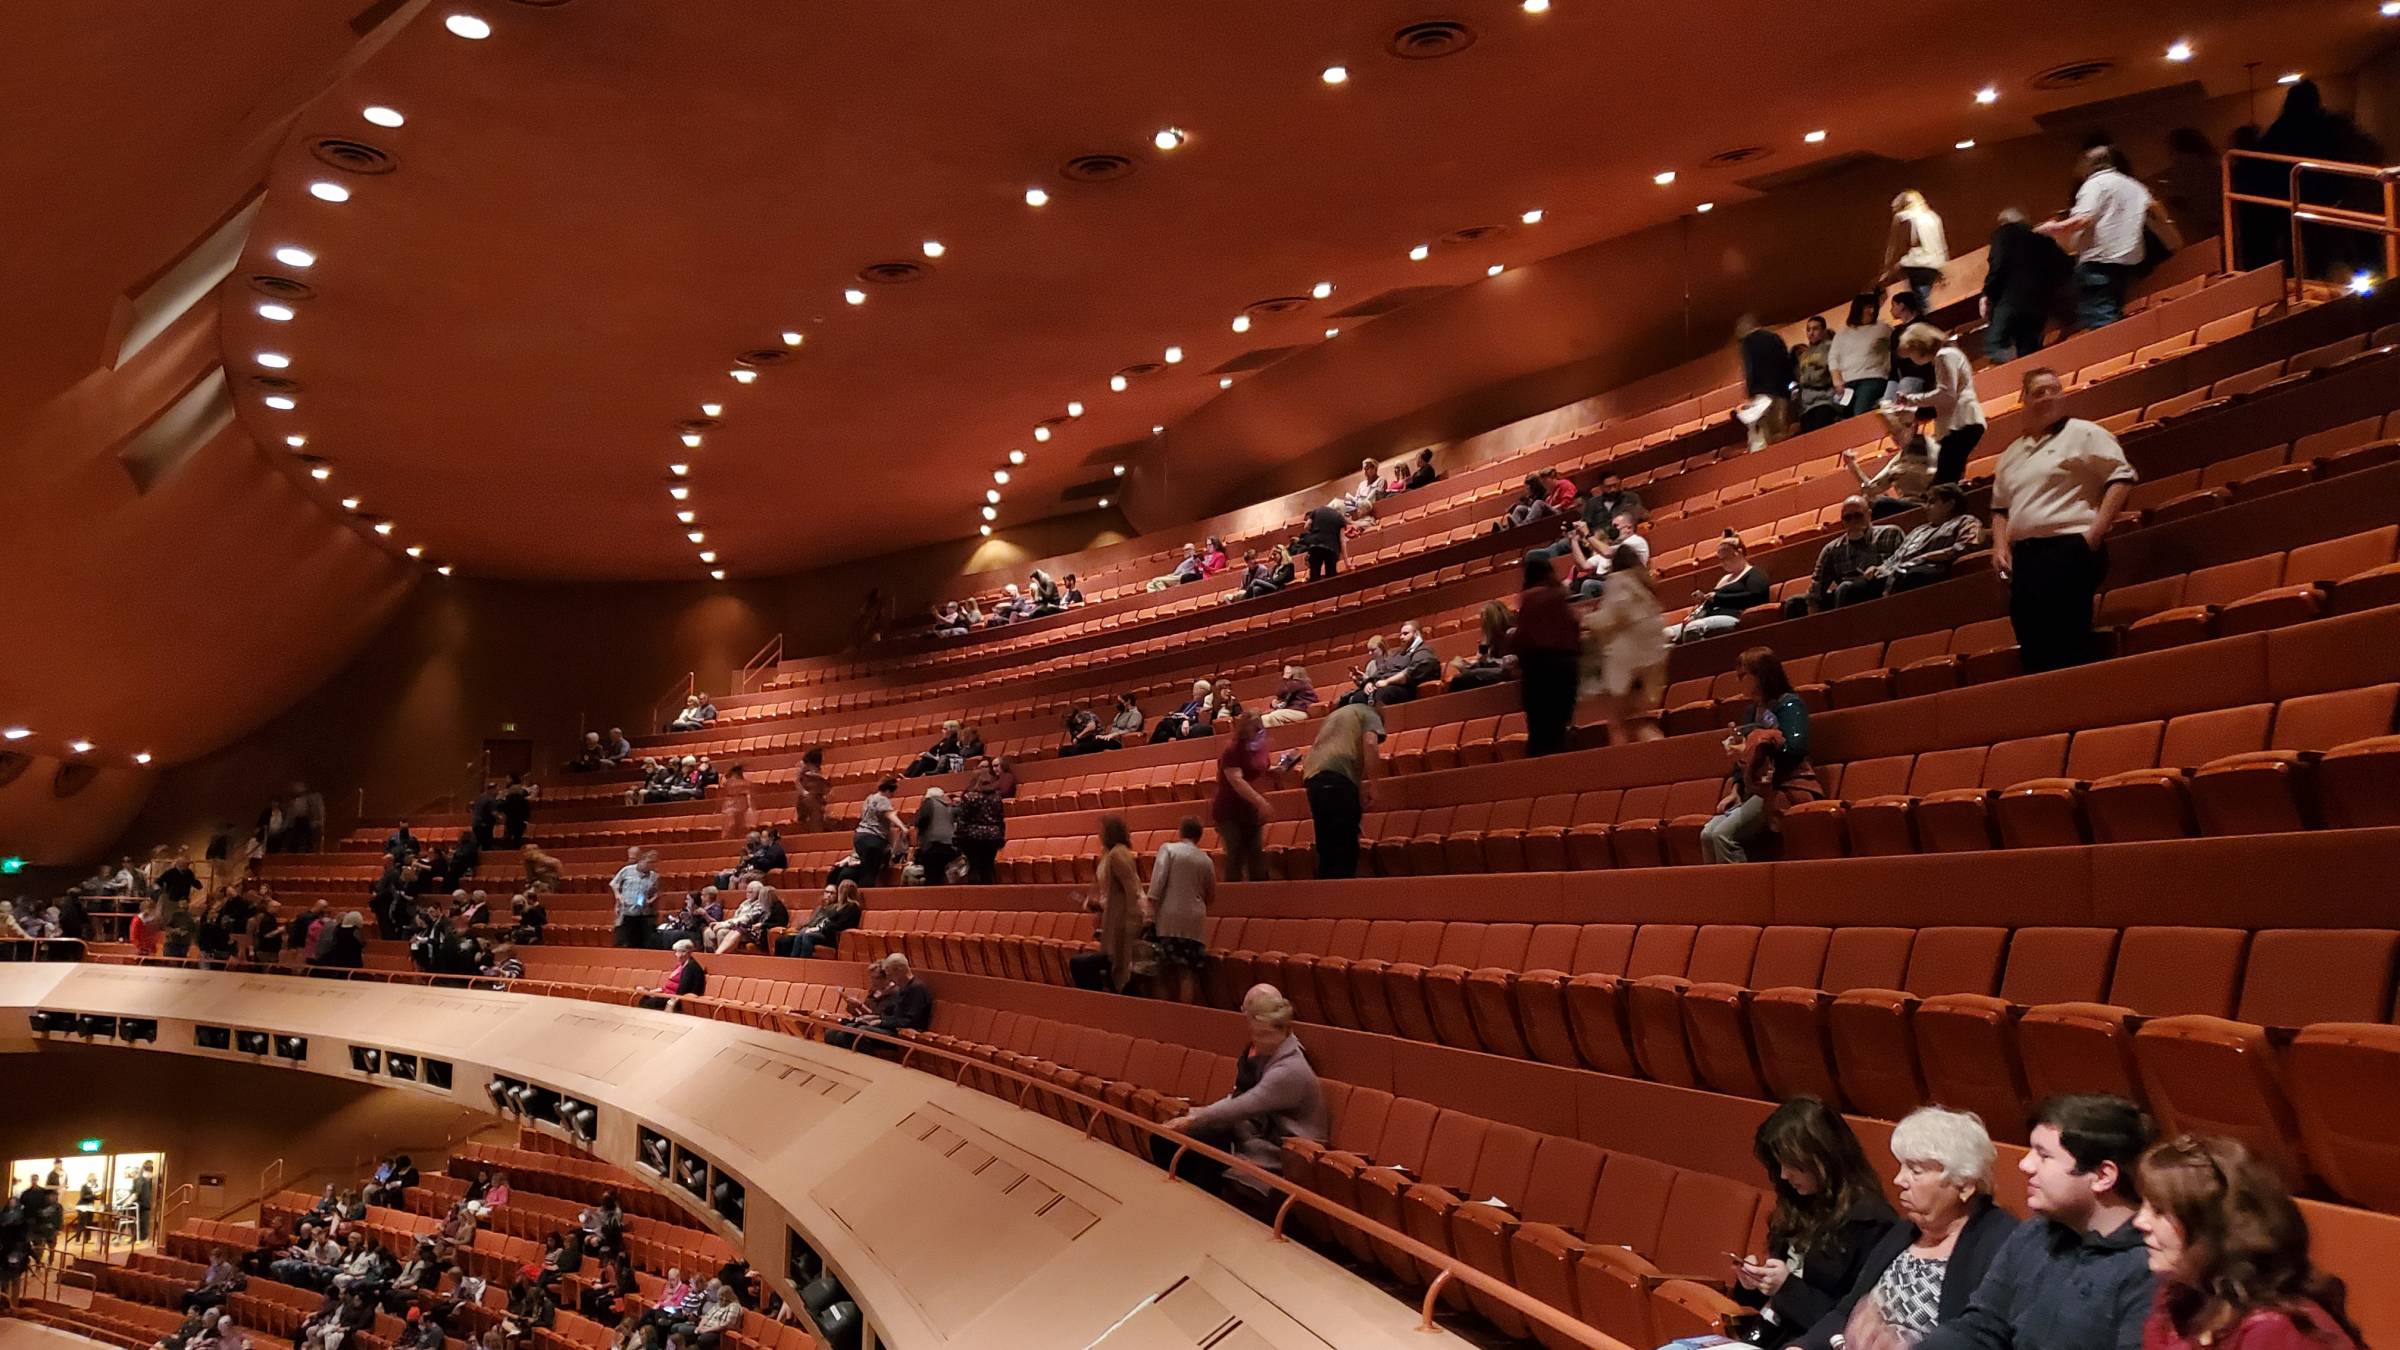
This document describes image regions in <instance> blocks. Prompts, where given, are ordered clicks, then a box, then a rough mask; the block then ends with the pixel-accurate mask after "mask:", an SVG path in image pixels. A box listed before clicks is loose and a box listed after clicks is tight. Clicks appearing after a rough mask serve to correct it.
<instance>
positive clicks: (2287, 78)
mask: <svg viewBox="0 0 2400 1350" xmlns="http://www.w3.org/2000/svg"><path fill="white" fill-rule="evenodd" d="M2300 80H2301V75H2300V72H2299V71H2296V70H2295V71H2292V72H2291V73H2290V74H2287V75H2278V76H2276V77H2275V83H2277V84H2298V83H2300Z"/></svg>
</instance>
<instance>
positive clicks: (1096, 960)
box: [1067, 813, 1157, 994]
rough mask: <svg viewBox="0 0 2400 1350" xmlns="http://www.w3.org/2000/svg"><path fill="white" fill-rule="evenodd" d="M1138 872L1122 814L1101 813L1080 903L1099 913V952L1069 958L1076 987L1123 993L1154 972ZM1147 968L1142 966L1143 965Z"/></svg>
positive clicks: (1155, 964)
mask: <svg viewBox="0 0 2400 1350" xmlns="http://www.w3.org/2000/svg"><path fill="white" fill-rule="evenodd" d="M1142 898H1143V897H1142V876H1141V871H1140V869H1139V868H1137V867H1136V866H1135V865H1134V861H1133V835H1132V832H1131V831H1129V830H1127V829H1126V828H1125V818H1124V817H1123V816H1120V815H1116V814H1114V813H1111V814H1109V815H1105V816H1102V817H1100V862H1099V864H1098V866H1097V867H1096V868H1095V881H1094V883H1093V886H1092V889H1091V891H1090V892H1089V893H1087V894H1086V895H1085V896H1084V898H1083V907H1084V908H1085V909H1086V910H1088V911H1090V912H1092V913H1094V914H1097V915H1099V916H1100V917H1099V926H1098V929H1097V931H1096V932H1095V933H1094V935H1093V936H1094V937H1095V939H1096V940H1097V941H1098V943H1099V947H1098V950H1095V951H1088V952H1077V953H1076V954H1075V955H1073V956H1071V957H1069V958H1067V975H1068V978H1069V979H1071V980H1073V981H1074V983H1075V986H1076V987H1077V988H1079V989H1107V990H1112V991H1114V992H1116V993H1120V994H1122V993H1124V992H1125V991H1126V989H1127V987H1128V986H1130V985H1131V984H1132V983H1133V981H1134V979H1135V978H1136V977H1137V976H1144V975H1150V974H1153V973H1155V971H1156V968H1157V961H1156V959H1155V957H1153V956H1152V955H1151V953H1150V952H1149V951H1148V950H1147V949H1146V948H1147V944H1146V943H1144V942H1143V940H1142ZM1145 965H1146V966H1148V967H1150V969H1147V970H1145V969H1143V967H1144V966H1145Z"/></svg>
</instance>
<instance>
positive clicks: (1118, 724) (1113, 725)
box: [1098, 693, 1144, 749]
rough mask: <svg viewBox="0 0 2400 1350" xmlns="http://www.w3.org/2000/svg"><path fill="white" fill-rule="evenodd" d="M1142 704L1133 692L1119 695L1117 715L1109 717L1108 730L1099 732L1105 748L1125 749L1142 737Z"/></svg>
mask: <svg viewBox="0 0 2400 1350" xmlns="http://www.w3.org/2000/svg"><path fill="white" fill-rule="evenodd" d="M1143 721H1144V718H1143V717H1142V705H1141V703H1140V701H1139V700H1138V699H1136V698H1135V697H1134V696H1133V695H1132V694H1130V693H1126V694H1119V695H1117V713H1116V716H1114V717H1112V718H1110V719H1109V722H1108V730H1106V731H1103V732H1101V733H1099V737H1098V739H1099V740H1100V742H1101V744H1102V748H1104V749H1123V748H1124V747H1125V746H1126V745H1128V744H1132V743H1135V742H1138V741H1140V740H1141V739H1142V723H1143Z"/></svg>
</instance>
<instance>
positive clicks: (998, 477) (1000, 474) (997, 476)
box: [992, 469, 1008, 484]
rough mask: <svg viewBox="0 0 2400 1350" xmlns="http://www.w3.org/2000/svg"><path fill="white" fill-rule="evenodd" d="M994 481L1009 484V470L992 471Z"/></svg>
mask: <svg viewBox="0 0 2400 1350" xmlns="http://www.w3.org/2000/svg"><path fill="white" fill-rule="evenodd" d="M992 481H993V482H995V483H1003V484H1004V483H1006V482H1008V470H1006V469H994V470H992Z"/></svg>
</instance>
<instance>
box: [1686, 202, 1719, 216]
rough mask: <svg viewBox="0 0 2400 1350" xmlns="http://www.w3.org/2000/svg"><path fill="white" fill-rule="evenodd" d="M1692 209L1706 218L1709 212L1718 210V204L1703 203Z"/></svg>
mask: <svg viewBox="0 0 2400 1350" xmlns="http://www.w3.org/2000/svg"><path fill="white" fill-rule="evenodd" d="M1692 209H1693V210H1695V211H1697V212H1699V213H1700V214H1701V215H1704V216H1705V215H1707V214H1708V213H1709V212H1711V211H1714V210H1716V209H1717V204H1716V203H1715V202H1702V203H1700V204H1699V205H1698V206H1695V207H1693V208H1692Z"/></svg>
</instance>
